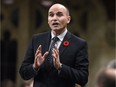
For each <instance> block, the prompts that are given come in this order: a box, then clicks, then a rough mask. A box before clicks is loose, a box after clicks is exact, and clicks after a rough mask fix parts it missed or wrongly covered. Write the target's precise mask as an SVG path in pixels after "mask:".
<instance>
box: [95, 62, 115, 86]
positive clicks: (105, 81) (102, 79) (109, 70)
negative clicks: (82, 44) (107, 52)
mask: <svg viewBox="0 0 116 87" xmlns="http://www.w3.org/2000/svg"><path fill="white" fill-rule="evenodd" d="M115 65H116V60H113V61H111V62H110V63H109V64H108V65H107V67H106V68H104V69H102V70H101V71H100V72H99V73H98V76H97V81H96V83H97V87H116V66H115Z"/></svg>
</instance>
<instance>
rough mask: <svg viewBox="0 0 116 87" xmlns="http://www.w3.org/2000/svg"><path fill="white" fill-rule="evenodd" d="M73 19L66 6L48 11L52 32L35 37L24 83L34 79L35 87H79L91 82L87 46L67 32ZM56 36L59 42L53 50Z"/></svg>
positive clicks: (22, 70)
mask: <svg viewBox="0 0 116 87" xmlns="http://www.w3.org/2000/svg"><path fill="white" fill-rule="evenodd" d="M70 19H71V18H70V16H69V11H68V9H67V8H66V7H65V6H63V5H61V4H54V5H52V6H51V7H50V9H49V12H48V24H49V26H50V28H51V31H50V32H46V33H43V34H37V35H34V36H33V37H32V40H31V42H30V45H29V47H28V49H27V52H26V55H25V59H24V61H23V63H22V65H21V68H20V75H21V77H22V78H23V79H24V80H29V79H32V78H33V79H34V83H33V87H75V84H76V83H77V84H79V85H81V86H84V85H85V84H86V83H87V81H88V53H87V43H86V41H85V40H83V39H80V38H79V37H76V36H75V35H73V34H71V33H70V32H69V31H68V30H67V24H68V23H69V22H70ZM56 36H57V39H58V40H57V41H56V42H55V44H54V47H52V45H51V44H52V42H53V38H54V37H56ZM49 49H52V50H51V51H52V52H51V51H50V50H49ZM51 61H52V63H51ZM48 68H49V69H48Z"/></svg>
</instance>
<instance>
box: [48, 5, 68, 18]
mask: <svg viewBox="0 0 116 87" xmlns="http://www.w3.org/2000/svg"><path fill="white" fill-rule="evenodd" d="M53 8H59V9H62V10H64V11H65V12H66V14H67V15H68V16H69V10H68V8H67V7H66V6H64V5H62V4H53V5H52V6H51V7H50V9H49V12H50V11H51V10H52V9H53Z"/></svg>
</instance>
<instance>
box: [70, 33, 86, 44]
mask: <svg viewBox="0 0 116 87" xmlns="http://www.w3.org/2000/svg"><path fill="white" fill-rule="evenodd" d="M70 34H71V41H73V42H74V43H78V44H83V43H86V42H87V41H86V40H85V39H83V38H81V37H78V36H76V35H74V34H72V33H70Z"/></svg>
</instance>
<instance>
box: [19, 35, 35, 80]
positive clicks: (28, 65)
mask: <svg viewBox="0 0 116 87" xmlns="http://www.w3.org/2000/svg"><path fill="white" fill-rule="evenodd" d="M33 38H34V37H33ZM33 38H32V40H31V42H30V44H29V46H28V49H27V51H26V55H25V59H24V61H23V63H22V65H21V67H20V70H19V73H20V75H21V77H22V78H23V79H24V80H29V79H32V78H33V77H34V76H35V75H37V71H36V70H34V69H33V62H34V50H33Z"/></svg>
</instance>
